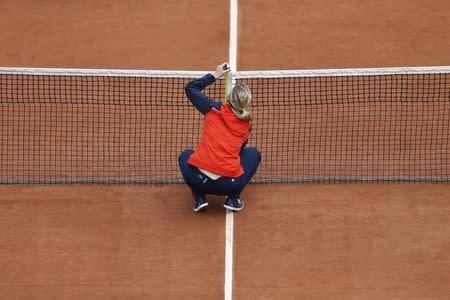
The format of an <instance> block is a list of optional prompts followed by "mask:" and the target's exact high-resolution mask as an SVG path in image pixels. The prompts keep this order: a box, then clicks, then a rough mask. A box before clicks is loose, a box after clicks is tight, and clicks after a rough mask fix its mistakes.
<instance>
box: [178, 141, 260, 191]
mask: <svg viewBox="0 0 450 300" xmlns="http://www.w3.org/2000/svg"><path fill="white" fill-rule="evenodd" d="M192 153H194V150H192V149H187V150H184V151H183V152H182V153H181V154H180V157H179V158H178V164H179V165H180V170H181V174H183V178H184V181H185V182H186V184H187V185H188V186H189V187H190V188H191V191H192V194H193V195H194V197H196V198H197V197H204V196H205V194H214V195H226V196H229V197H231V198H239V197H240V194H241V192H242V190H243V189H244V188H245V186H246V185H247V183H249V182H250V179H252V177H253V175H254V174H255V172H256V170H257V169H258V166H259V163H260V162H261V154H260V153H259V151H258V149H256V148H254V147H248V148H245V149H244V150H243V151H242V152H241V154H240V157H241V165H242V168H243V169H244V174H242V175H241V176H239V177H237V178H230V177H225V176H222V177H220V178H219V179H217V180H212V179H211V178H209V177H208V176H206V175H205V174H203V173H202V172H200V170H199V169H197V167H194V166H192V165H190V164H188V162H187V161H188V159H189V157H190V156H191V155H192Z"/></svg>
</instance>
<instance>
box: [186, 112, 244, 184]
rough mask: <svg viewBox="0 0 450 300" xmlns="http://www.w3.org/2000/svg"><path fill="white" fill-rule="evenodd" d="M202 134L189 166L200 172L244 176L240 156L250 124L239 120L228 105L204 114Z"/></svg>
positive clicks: (234, 176)
mask: <svg viewBox="0 0 450 300" xmlns="http://www.w3.org/2000/svg"><path fill="white" fill-rule="evenodd" d="M204 120H205V122H204V125H203V134H202V137H201V138H200V142H199V143H198V146H197V148H196V149H195V151H194V153H193V154H192V155H191V157H189V160H188V163H189V164H191V165H193V166H196V167H197V168H201V169H203V170H206V171H209V172H212V173H215V174H219V175H222V176H226V177H231V178H236V177H239V176H241V175H242V174H243V173H244V170H243V169H242V166H241V160H240V157H239V153H240V151H241V147H242V144H243V143H244V142H245V141H246V140H247V139H248V135H249V128H250V121H244V120H240V119H238V118H237V117H236V115H235V114H234V113H233V111H232V110H231V108H230V106H229V105H222V107H221V110H220V111H219V110H216V109H215V108H212V109H211V110H210V111H209V112H208V113H206V114H205V118H204Z"/></svg>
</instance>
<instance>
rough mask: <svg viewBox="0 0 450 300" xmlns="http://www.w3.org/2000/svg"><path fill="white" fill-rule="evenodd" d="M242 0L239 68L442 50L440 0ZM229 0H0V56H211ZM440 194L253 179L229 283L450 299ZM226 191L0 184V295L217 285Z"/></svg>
mask: <svg viewBox="0 0 450 300" xmlns="http://www.w3.org/2000/svg"><path fill="white" fill-rule="evenodd" d="M239 2H240V6H239V13H240V15H239V42H238V45H239V48H238V69H239V70H250V69H258V70H259V69H299V68H302V69H303V68H345V67H387V66H421V65H423V66H433V65H450V57H449V56H448V53H449V49H450V40H449V39H448V38H446V36H444V35H445V30H444V28H449V27H450V18H449V13H448V12H449V11H450V3H449V2H448V1H443V0H441V1H434V2H433V3H432V4H431V3H428V4H427V6H426V7H425V5H424V4H423V2H421V1H404V0H402V1H396V3H395V4H392V3H391V2H389V1H385V2H383V3H384V4H383V3H377V5H376V6H375V5H374V4H370V3H367V4H366V3H361V2H360V1H350V2H346V3H345V4H336V3H335V2H333V1H320V2H319V1H316V2H309V1H308V2H306V1H305V2H303V1H280V2H272V1H255V0H253V1H244V0H241V1H239ZM300 2H301V3H300ZM228 10H229V6H228V2H227V1H221V2H219V1H204V0H203V1H136V2H134V3H133V5H131V4H130V5H127V4H124V3H123V2H120V1H96V2H95V4H89V3H81V2H77V3H75V2H73V3H62V2H61V3H52V2H51V1H48V2H44V3H39V4H38V3H35V2H34V1H23V2H21V3H17V1H2V3H1V4H0V26H1V27H2V28H4V29H5V30H3V31H2V32H1V33H0V43H1V44H2V47H3V51H2V52H1V53H0V66H19V67H79V68H125V69H179V70H210V69H211V68H212V67H213V66H214V65H215V64H217V63H218V62H221V61H225V60H227V57H228V33H229V31H228V30H229V28H228V26H229V24H228V20H229V15H228ZM181 150H182V149H180V151H181ZM449 196H450V185H449V184H344V185H317V184H313V185H299V184H296V185H294V184H292V185H252V186H249V187H248V188H247V190H246V191H245V192H244V194H243V199H244V200H245V201H246V208H245V210H243V211H242V212H240V213H238V214H235V216H234V223H235V224H234V278H233V297H234V298H235V299H362V298H369V299H424V298H426V299H446V298H447V296H448V294H449V292H450V291H449V288H448V282H450V275H449V274H450V272H449V271H450V243H449V238H448V237H449V236H450V228H449V224H450V217H449V216H450V200H449V199H450V197H449ZM221 201H222V199H221V198H218V197H213V198H212V201H211V202H212V207H211V208H210V209H209V211H208V212H207V213H206V214H201V215H195V214H193V213H192V212H191V210H190V206H191V196H190V194H189V192H188V189H187V187H186V186H183V185H172V186H0V249H1V250H0V269H1V270H2V272H1V275H0V299H94V298H95V299H111V298H118V299H122V298H127V299H130V298H132V299H138V298H139V299H149V298H153V299H161V298H169V299H221V298H223V296H224V291H223V284H224V245H225V240H224V238H225V237H224V228H225V220H224V212H223V209H222V208H221Z"/></svg>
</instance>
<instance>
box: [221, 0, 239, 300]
mask: <svg viewBox="0 0 450 300" xmlns="http://www.w3.org/2000/svg"><path fill="white" fill-rule="evenodd" d="M237 14H238V0H230V41H229V46H230V49H229V53H228V59H229V61H228V63H229V65H230V68H231V70H232V71H233V72H236V68H237V20H238V18H237ZM234 82H235V79H233V77H232V80H231V81H228V83H227V84H228V85H229V86H228V87H227V89H228V91H230V90H231V85H232V84H233V83H234ZM233 232H234V217H233V212H231V211H229V210H227V211H226V214H225V284H224V295H225V300H231V299H233Z"/></svg>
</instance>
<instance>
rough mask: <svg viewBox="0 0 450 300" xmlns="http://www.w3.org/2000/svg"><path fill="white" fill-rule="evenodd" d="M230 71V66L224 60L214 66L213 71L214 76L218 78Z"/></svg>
mask: <svg viewBox="0 0 450 300" xmlns="http://www.w3.org/2000/svg"><path fill="white" fill-rule="evenodd" d="M230 71H231V69H230V66H229V65H228V64H227V63H226V62H224V63H222V64H220V65H218V66H217V67H216V71H215V72H214V77H215V78H216V79H218V78H220V77H222V76H223V75H225V74H227V73H228V72H230Z"/></svg>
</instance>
